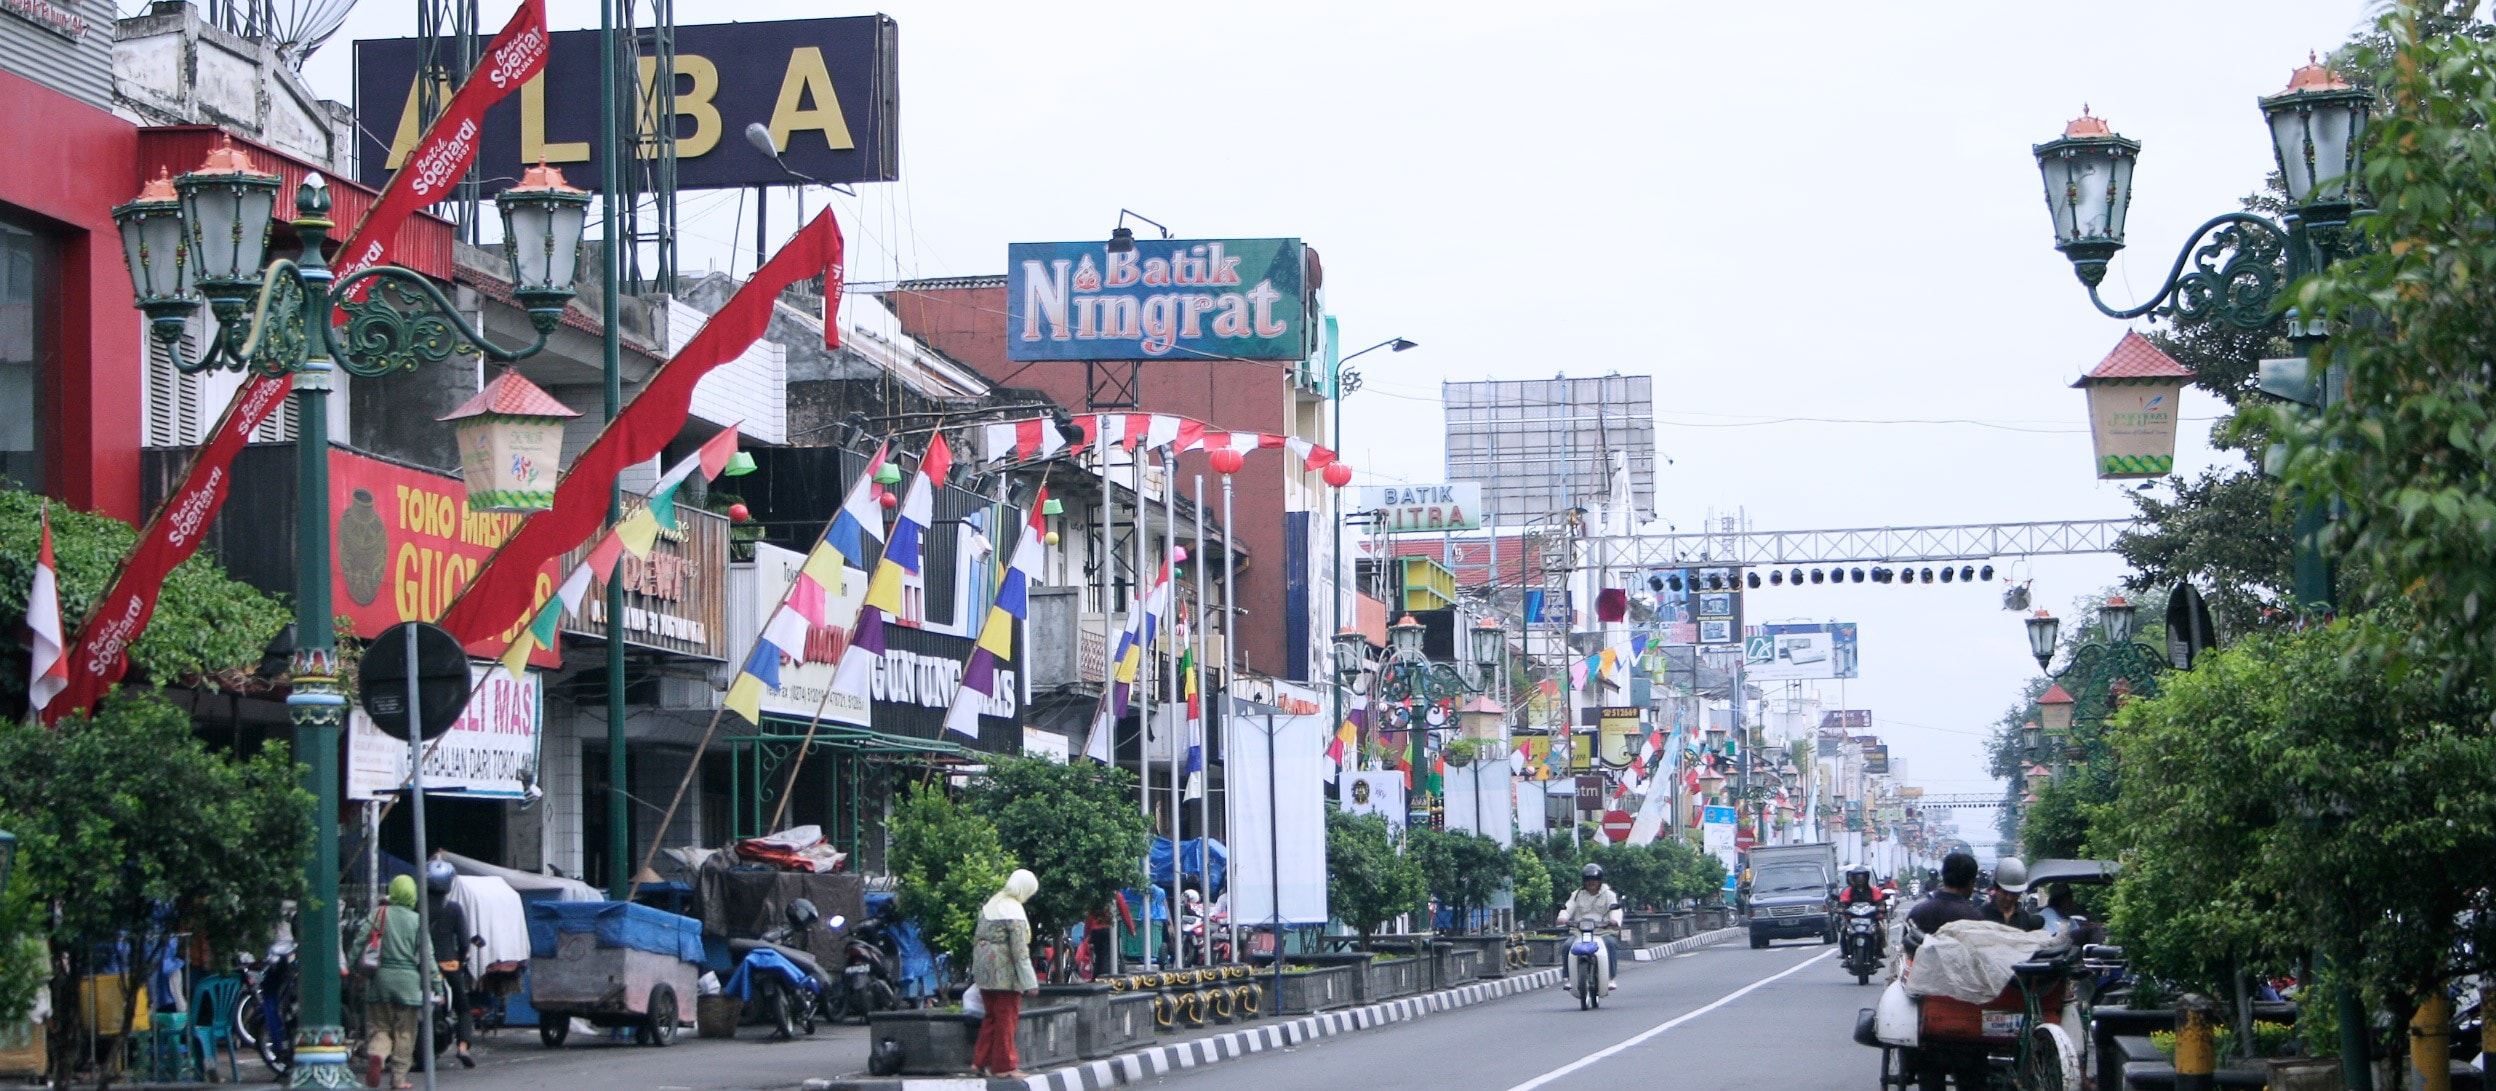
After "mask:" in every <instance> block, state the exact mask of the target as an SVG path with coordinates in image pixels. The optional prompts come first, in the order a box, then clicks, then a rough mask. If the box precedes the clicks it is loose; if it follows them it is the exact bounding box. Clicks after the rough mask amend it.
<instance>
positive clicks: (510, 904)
mask: <svg viewBox="0 0 2496 1091" xmlns="http://www.w3.org/2000/svg"><path fill="white" fill-rule="evenodd" d="M450 900H451V904H453V905H456V906H458V907H459V908H460V910H461V912H464V913H466V914H467V915H468V933H469V934H470V935H473V936H479V937H482V938H484V940H485V946H483V947H480V948H478V949H477V951H476V952H475V958H474V959H473V960H472V962H471V965H473V966H474V967H475V968H476V970H477V972H479V973H483V972H485V968H486V967H488V966H492V965H494V964H496V963H501V962H526V961H528V959H529V914H528V910H527V909H525V908H523V907H522V906H521V904H520V892H519V891H516V890H513V889H512V888H511V884H510V883H507V882H504V881H503V880H501V879H498V878H495V877H494V876H491V875H462V876H460V877H458V878H456V879H453V880H451V894H450Z"/></svg>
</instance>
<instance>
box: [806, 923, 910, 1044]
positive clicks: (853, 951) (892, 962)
mask: <svg viewBox="0 0 2496 1091" xmlns="http://www.w3.org/2000/svg"><path fill="white" fill-rule="evenodd" d="M833 919H834V921H835V922H837V921H838V920H839V918H837V917H835V918H833ZM885 924H886V922H885V921H883V920H881V919H873V918H871V919H868V920H865V921H861V922H859V924H858V927H856V928H854V929H851V930H850V932H849V935H848V936H847V937H846V942H844V943H843V944H842V946H841V976H840V979H839V980H838V981H835V982H834V983H833V984H832V988H831V989H830V991H828V992H826V993H825V995H824V1005H823V1007H824V1017H825V1018H826V1019H829V1020H831V1021H833V1022H840V1021H842V1020H845V1019H850V1018H855V1019H857V1020H858V1021H859V1022H860V1023H864V1022H866V1021H867V1016H868V1015H870V1014H873V1013H875V1012H879V1011H891V1010H893V1009H895V1008H898V1007H901V1006H902V1004H901V952H900V951H899V950H898V949H896V948H895V946H894V944H893V941H892V937H891V936H889V935H887V934H886V932H885ZM833 930H834V931H839V930H840V925H839V924H838V923H835V924H834V925H833Z"/></svg>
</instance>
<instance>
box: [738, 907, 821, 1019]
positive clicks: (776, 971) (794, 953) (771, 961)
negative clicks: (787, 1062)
mask: <svg viewBox="0 0 2496 1091" xmlns="http://www.w3.org/2000/svg"><path fill="white" fill-rule="evenodd" d="M781 916H782V918H783V920H784V921H785V922H786V923H783V924H782V925H780V926H779V927H776V928H772V929H770V930H769V931H766V932H764V933H763V935H762V938H761V939H732V940H729V941H728V949H729V950H730V951H732V952H734V953H736V954H738V955H739V956H741V957H740V959H739V962H738V965H737V973H736V976H735V977H733V978H730V979H729V982H728V991H729V992H730V993H733V994H739V995H744V996H746V998H747V1002H748V1003H750V1004H754V1005H757V1006H759V1007H760V1008H761V1010H762V1014H763V1021H764V1022H766V1023H768V1024H769V1025H770V1026H771V1028H772V1037H773V1039H774V1040H780V1041H786V1040H791V1039H795V1038H797V1037H798V1036H799V1034H800V1033H804V1034H809V1035H811V1034H813V1033H814V1032H815V1015H816V1012H817V1011H819V1010H820V1009H821V1006H822V1004H823V999H824V993H825V991H826V989H827V988H828V987H829V985H830V984H831V982H832V976H831V975H830V974H828V973H825V972H824V969H823V964H822V963H820V962H817V961H815V956H813V955H811V954H808V953H806V951H805V950H804V949H802V948H799V947H794V946H790V945H789V944H790V941H791V940H795V939H798V938H800V937H803V936H804V935H805V934H806V931H807V929H810V928H813V927H814V926H815V922H816V921H817V920H819V919H821V918H820V917H819V915H818V914H817V913H816V911H815V903H813V902H810V901H807V900H806V899H804V898H799V899H796V900H795V901H792V902H790V903H789V904H788V907H787V908H786V909H783V910H781ZM843 923H845V922H844V920H843V918H841V917H840V916H839V915H837V914H836V915H834V916H833V918H832V919H831V920H829V921H826V922H824V927H825V928H826V929H827V930H831V931H838V930H839V929H840V927H841V925H842V924H843Z"/></svg>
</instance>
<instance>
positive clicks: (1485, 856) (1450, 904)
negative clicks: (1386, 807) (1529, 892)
mask: <svg viewBox="0 0 2496 1091" xmlns="http://www.w3.org/2000/svg"><path fill="white" fill-rule="evenodd" d="M1404 850H1405V852H1407V853H1408V854H1410V855H1411V856H1412V857H1413V858H1414V859H1415V860H1417V861H1419V862H1420V864H1421V871H1422V876H1423V880H1424V882H1425V883H1427V884H1428V888H1429V893H1430V894H1432V895H1434V896H1436V897H1437V898H1438V902H1439V905H1440V907H1441V908H1444V909H1450V910H1454V911H1455V914H1456V927H1457V928H1458V929H1459V930H1462V929H1463V928H1465V926H1466V922H1467V921H1468V920H1469V919H1470V918H1471V915H1472V913H1473V911H1474V910H1477V909H1482V908H1486V907H1488V906H1489V905H1490V904H1491V899H1492V898H1493V897H1495V896H1497V895H1498V894H1499V892H1500V890H1501V889H1502V888H1504V887H1506V886H1507V885H1508V879H1509V864H1508V851H1507V850H1506V849H1503V848H1500V847H1499V842H1497V841H1494V840H1492V839H1490V838H1488V837H1484V836H1482V835H1481V834H1478V833H1469V832H1467V831H1464V830H1433V829H1413V830H1408V831H1406V832H1405V834H1404ZM1414 908H1416V909H1420V908H1423V907H1422V906H1421V905H1420V904H1419V903H1415V905H1414Z"/></svg>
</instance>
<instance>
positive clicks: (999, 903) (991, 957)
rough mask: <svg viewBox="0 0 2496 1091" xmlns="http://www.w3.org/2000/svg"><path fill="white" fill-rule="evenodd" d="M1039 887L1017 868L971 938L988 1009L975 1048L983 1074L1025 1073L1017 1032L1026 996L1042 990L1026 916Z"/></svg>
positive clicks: (976, 978)
mask: <svg viewBox="0 0 2496 1091" xmlns="http://www.w3.org/2000/svg"><path fill="white" fill-rule="evenodd" d="M1039 891H1040V879H1039V877H1038V876H1036V875H1033V874H1032V873H1031V872H1029V871H1025V870H1023V869H1021V868H1016V869H1015V870H1014V874H1013V875H1011V876H1008V877H1007V878H1006V880H1005V889H1003V890H1000V891H998V892H997V894H996V896H995V897H993V898H990V899H988V904H986V905H984V906H981V907H980V910H979V929H978V930H977V931H976V932H974V933H972V936H971V984H974V985H977V986H979V998H980V1002H981V1003H983V1004H985V1005H987V1008H988V1014H987V1015H986V1016H985V1017H984V1018H982V1019H981V1020H980V1023H979V1041H978V1043H977V1044H976V1045H974V1046H973V1047H972V1049H971V1070H972V1071H973V1072H975V1073H977V1074H979V1075H983V1076H999V1077H1003V1078H1006V1079H1021V1078H1022V1076H1023V1072H1022V1064H1021V1062H1020V1061H1019V1060H1018V1059H1017V1058H1016V1057H1015V1056H1014V1031H1015V1028H1016V1027H1017V1026H1018V1025H1019V1024H1020V1023H1021V1016H1022V1011H1023V998H1024V997H1026V996H1033V995H1036V994H1037V993H1039V991H1040V979H1039V977H1038V976H1037V975H1035V974H1033V973H1032V972H1031V921H1030V920H1029V919H1028V918H1026V917H1024V916H1023V903H1024V902H1026V901H1029V900H1031V896H1032V895H1033V894H1036V893H1038V892H1039Z"/></svg>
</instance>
